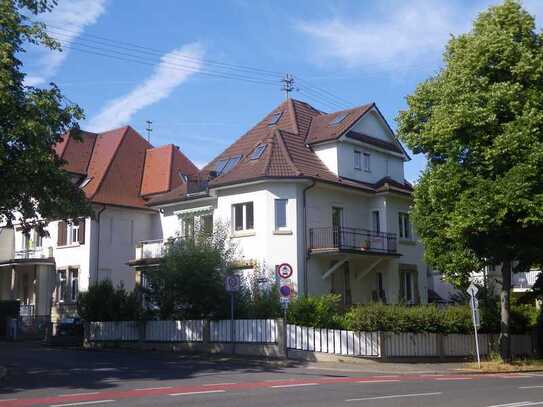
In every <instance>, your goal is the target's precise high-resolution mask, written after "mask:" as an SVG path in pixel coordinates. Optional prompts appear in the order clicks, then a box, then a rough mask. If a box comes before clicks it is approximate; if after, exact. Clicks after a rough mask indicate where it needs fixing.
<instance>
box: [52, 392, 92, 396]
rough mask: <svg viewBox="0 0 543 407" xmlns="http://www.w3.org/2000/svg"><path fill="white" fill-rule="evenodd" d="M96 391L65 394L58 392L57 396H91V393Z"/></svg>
mask: <svg viewBox="0 0 543 407" xmlns="http://www.w3.org/2000/svg"><path fill="white" fill-rule="evenodd" d="M98 393H99V392H97V391H90V392H88V393H66V394H59V395H58V396H59V397H72V396H91V395H93V394H98Z"/></svg>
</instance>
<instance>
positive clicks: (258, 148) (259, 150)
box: [249, 144, 267, 160]
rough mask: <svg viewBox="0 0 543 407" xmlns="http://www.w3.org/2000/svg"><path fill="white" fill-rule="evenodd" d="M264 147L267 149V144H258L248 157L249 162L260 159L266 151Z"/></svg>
mask: <svg viewBox="0 0 543 407" xmlns="http://www.w3.org/2000/svg"><path fill="white" fill-rule="evenodd" d="M266 147H267V144H259V145H258V146H256V148H255V149H254V150H253V153H252V154H251V155H250V156H249V158H250V159H251V160H258V159H259V158H260V157H262V154H264V150H266Z"/></svg>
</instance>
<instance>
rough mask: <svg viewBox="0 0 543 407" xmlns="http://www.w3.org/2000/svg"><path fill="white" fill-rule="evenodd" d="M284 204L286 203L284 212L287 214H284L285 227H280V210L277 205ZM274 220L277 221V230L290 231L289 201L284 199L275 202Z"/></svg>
mask: <svg viewBox="0 0 543 407" xmlns="http://www.w3.org/2000/svg"><path fill="white" fill-rule="evenodd" d="M280 202H281V203H283V202H284V207H283V208H284V211H285V214H284V219H285V224H284V225H279V224H278V217H277V210H278V206H277V204H278V203H280ZM274 219H275V230H288V199H284V198H277V199H275V201H274Z"/></svg>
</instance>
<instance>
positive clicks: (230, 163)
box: [215, 155, 241, 176]
mask: <svg viewBox="0 0 543 407" xmlns="http://www.w3.org/2000/svg"><path fill="white" fill-rule="evenodd" d="M240 160H241V155H235V156H233V157H229V158H223V159H221V160H219V161H217V164H216V165H215V172H216V173H217V176H219V175H222V174H226V173H227V172H228V171H230V170H231V169H232V168H234V167H235V166H236V164H237V163H239V162H240Z"/></svg>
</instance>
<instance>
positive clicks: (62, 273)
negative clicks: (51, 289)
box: [57, 270, 68, 302]
mask: <svg viewBox="0 0 543 407" xmlns="http://www.w3.org/2000/svg"><path fill="white" fill-rule="evenodd" d="M67 288H68V287H67V286H66V270H59V271H58V293H57V298H58V301H59V302H64V301H66V289H67Z"/></svg>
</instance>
